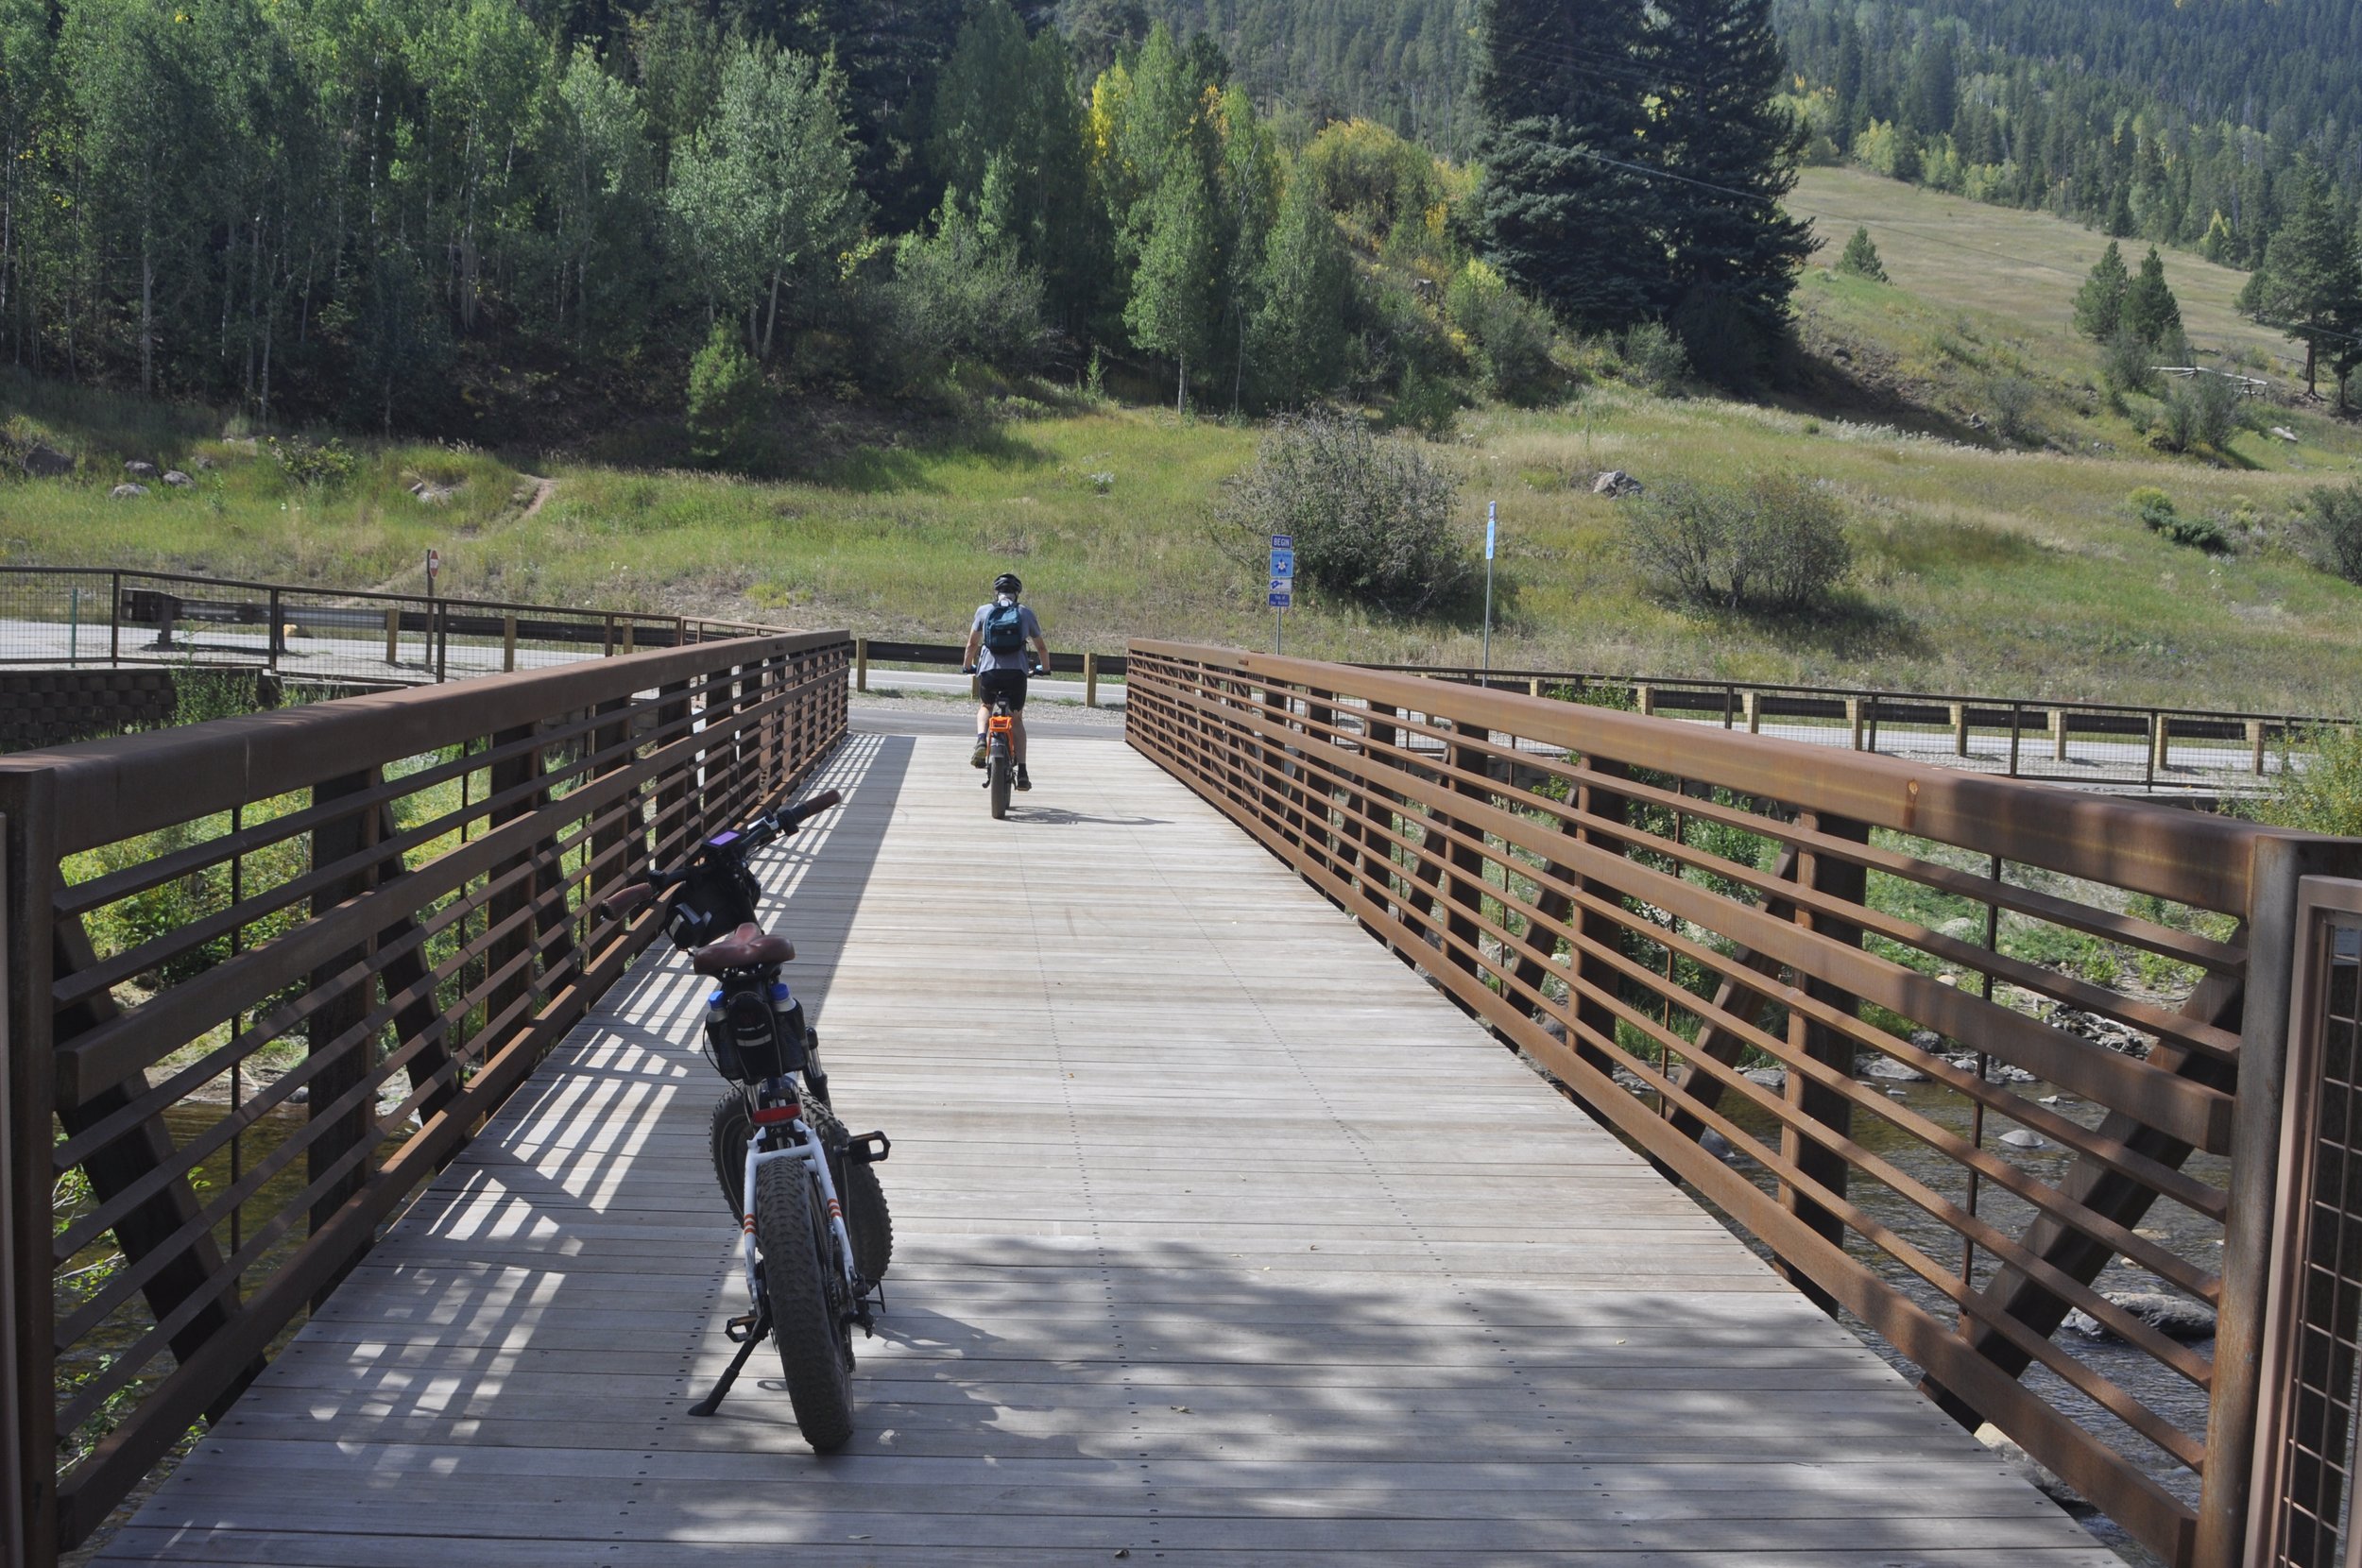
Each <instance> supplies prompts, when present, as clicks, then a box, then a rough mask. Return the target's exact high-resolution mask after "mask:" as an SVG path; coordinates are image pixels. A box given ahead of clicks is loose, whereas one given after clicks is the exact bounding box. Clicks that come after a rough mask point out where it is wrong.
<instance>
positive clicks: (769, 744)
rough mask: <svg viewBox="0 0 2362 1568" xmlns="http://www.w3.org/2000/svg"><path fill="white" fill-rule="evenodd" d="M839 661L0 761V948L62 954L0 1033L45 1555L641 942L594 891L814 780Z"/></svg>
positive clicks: (509, 696) (633, 679) (358, 1240)
mask: <svg viewBox="0 0 2362 1568" xmlns="http://www.w3.org/2000/svg"><path fill="white" fill-rule="evenodd" d="M329 607H332V608H333V607H334V605H333V604H332V605H330V606H329ZM281 609H282V613H283V614H284V615H285V616H286V617H287V619H286V620H285V621H284V622H282V625H294V626H301V625H303V624H304V623H305V621H306V619H307V618H309V619H311V620H313V621H315V622H318V621H319V614H318V607H317V606H316V605H313V604H311V603H309V602H300V601H299V602H291V600H290V599H288V598H284V597H282V603H281ZM321 625H322V626H324V627H333V626H335V625H336V623H335V622H321ZM340 629H341V628H340ZM381 635H382V632H381ZM339 641H340V643H354V644H357V645H358V646H357V647H356V648H350V649H348V648H342V647H340V648H339V649H338V652H339V653H340V655H341V656H344V657H346V658H348V659H350V660H358V659H360V658H363V657H365V656H366V654H367V652H368V651H370V645H369V644H368V643H367V642H365V641H363V640H362V639H351V638H347V639H339ZM850 654H851V643H850V641H849V639H846V638H844V637H843V636H841V635H840V634H807V635H801V636H795V637H778V636H774V637H768V638H752V639H738V640H735V641H714V642H710V643H704V644H700V645H698V646H696V647H693V648H686V649H681V650H678V651H669V652H668V651H659V652H654V653H649V654H646V655H643V656H640V657H636V658H632V657H622V656H619V657H616V658H613V659H606V660H599V661H596V662H591V663H585V664H578V665H576V666H574V667H573V668H570V669H563V670H554V671H548V672H543V673H532V674H527V675H524V676H522V677H521V678H519V679H517V680H514V681H510V682H505V683H497V684H490V685H482V684H468V685H460V686H454V687H446V688H443V689H441V690H407V691H400V692H381V693H376V694H372V695H367V696H359V697H352V698H349V699H346V700H343V701H327V702H320V703H316V704H312V705H310V706H307V707H301V708H298V709H292V710H282V711H281V712H277V713H273V714H269V715H265V716H262V717H258V718H254V719H227V720H220V721H216V722H214V723H212V724H193V725H186V726H182V727H180V728H177V729H169V730H164V731H161V732H157V733H153V734H146V735H138V736H132V737H128V738H125V739H123V740H119V741H100V742H94V743H92V744H89V745H86V746H81V747H75V748H66V749H63V750H60V751H54V752H50V753H47V754H43V755H42V756H40V757H38V758H27V759H26V760H25V761H22V762H19V763H13V764H10V763H0V811H5V812H6V813H7V815H8V817H9V826H10V828H11V841H12V842H11V848H12V850H14V851H16V852H15V853H12V854H11V856H10V859H9V864H10V867H11V876H10V878H9V895H10V905H9V915H10V929H11V931H12V932H21V931H23V930H25V929H27V928H28V927H30V928H32V929H38V930H39V931H40V932H41V936H40V938H39V940H38V942H37V943H33V944H27V943H26V942H25V941H23V940H17V941H15V942H13V943H12V946H11V951H10V957H11V962H12V963H26V962H27V955H28V954H33V955H38V961H39V962H40V963H41V964H42V965H43V967H44V968H47V967H48V966H49V965H50V963H51V962H52V949H53V948H54V955H55V959H54V962H55V980H54V983H52V984H47V985H43V986H38V987H30V986H28V987H19V988H16V990H17V993H18V994H15V995H12V996H11V999H10V1006H11V1016H10V1020H9V1022H10V1028H11V1038H12V1039H13V1040H14V1041H15V1042H16V1043H17V1044H18V1047H19V1048H20V1049H22V1050H34V1051H40V1052H43V1053H45V1054H44V1056H43V1060H44V1061H47V1062H49V1063H50V1064H51V1065H50V1068H49V1070H48V1071H47V1073H46V1074H45V1075H44V1078H43V1081H42V1082H43V1083H44V1085H45V1088H44V1094H43V1097H42V1099H40V1100H38V1101H36V1102H30V1103H28V1102H27V1101H26V1100H25V1099H21V1098H20V1099H18V1101H17V1103H16V1105H15V1107H14V1110H15V1125H14V1126H12V1127H11V1129H10V1133H11V1136H12V1138H13V1139H14V1140H16V1143H17V1147H20V1148H24V1147H31V1148H35V1149H47V1150H49V1158H48V1160H47V1162H46V1170H47V1176H48V1180H47V1184H46V1186H47V1191H46V1202H44V1203H43V1204H42V1205H41V1206H40V1208H39V1211H38V1214H39V1218H40V1219H43V1220H45V1222H46V1230H45V1231H43V1228H42V1227H41V1226H39V1225H36V1226H34V1227H33V1232H34V1234H41V1235H45V1236H46V1237H47V1239H46V1240H45V1241H43V1243H42V1244H41V1247H42V1252H41V1255H40V1256H38V1257H36V1258H32V1259H29V1260H28V1259H26V1258H18V1259H14V1260H12V1264H13V1265H14V1266H15V1267H16V1268H17V1269H18V1270H19V1273H18V1275H17V1277H18V1278H25V1277H27V1276H26V1273H25V1272H24V1270H31V1272H30V1276H29V1277H30V1278H32V1279H34V1280H36V1281H37V1282H38V1285H39V1290H38V1293H37V1294H36V1295H34V1296H33V1297H32V1298H31V1299H29V1300H28V1301H27V1302H26V1303H23V1304H21V1305H22V1306H24V1307H25V1308H26V1309H27V1310H29V1311H32V1312H33V1313H34V1314H35V1318H36V1321H38V1322H39V1323H40V1324H41V1326H42V1329H43V1338H42V1339H41V1341H40V1343H41V1347H42V1349H43V1353H44V1355H43V1361H44V1365H45V1366H46V1367H47V1368H48V1369H49V1370H51V1371H53V1372H54V1373H55V1377H54V1385H53V1386H54V1391H55V1399H54V1402H50V1401H41V1402H37V1404H35V1405H28V1406H26V1408H23V1409H20V1410H19V1411H18V1412H17V1414H18V1415H19V1417H20V1418H21V1419H22V1420H23V1421H25V1422H26V1423H27V1424H26V1425H25V1426H23V1427H22V1428H21V1429H20V1430H21V1433H22V1436H23V1438H24V1440H25V1451H26V1452H27V1453H32V1454H39V1455H42V1456H44V1470H47V1469H48V1468H49V1467H48V1464H47V1460H46V1456H49V1455H51V1454H53V1453H54V1455H55V1456H56V1458H55V1466H54V1470H55V1474H54V1475H49V1474H44V1475H43V1476H42V1477H41V1480H42V1482H43V1494H54V1496H55V1497H56V1499H57V1507H56V1510H55V1514H54V1519H53V1520H52V1522H51V1523H52V1524H53V1525H54V1532H55V1534H54V1541H53V1544H55V1543H56V1542H64V1543H68V1544H70V1543H71V1542H74V1541H76V1540H77V1539H79V1538H80V1536H81V1535H83V1534H84V1533H86V1532H87V1531H88V1530H89V1529H90V1527H91V1526H92V1525H94V1524H95V1523H96V1522H97V1521H98V1520H99V1519H101V1518H103V1517H104V1515H105V1513H106V1511H107V1510H108V1509H109V1508H111V1507H112V1506H113V1505H114V1503H115V1502H117V1501H118V1500H119V1499H120V1498H121V1497H122V1496H123V1495H124V1494H125V1493H126V1492H127V1491H128V1490H129V1488H130V1487H131V1486H132V1485H133V1484H134V1483H135V1482H136V1481H137V1480H138V1478H139V1477H140V1475H141V1474H144V1473H145V1470H146V1469H147V1467H148V1466H149V1465H150V1464H152V1463H153V1462H154V1461H155V1460H156V1459H157V1458H158V1457H160V1456H161V1455H162V1454H163V1452H165V1451H166V1450H167V1449H168V1448H169V1447H170V1446H171V1445H172V1444H173V1443H174V1442H175V1441H176V1440H179V1438H180V1435H181V1434H182V1433H185V1432H186V1431H188V1430H189V1429H190V1427H191V1425H192V1424H193V1423H197V1422H199V1421H202V1420H208V1419H211V1418H213V1417H215V1416H218V1415H219V1414H220V1413H221V1412H222V1411H223V1410H224V1409H225V1408H226V1407H227V1406H229V1404H230V1403H231V1401H232V1400H234V1399H235V1398H236V1396H237V1393H238V1392H239V1390H240V1389H243V1388H244V1387H245V1385H246V1383H247V1382H248V1380H250V1378H251V1377H252V1376H253V1375H254V1373H255V1372H256V1371H257V1370H258V1369H259V1368H260V1367H261V1366H262V1365H263V1364H264V1362H265V1360H266V1359H267V1357H268V1356H269V1355H270V1354H271V1353H272V1352H273V1350H274V1348H275V1347H276V1346H277V1345H278V1344H279V1343H280V1342H281V1341H282V1339H283V1338H284V1337H285V1336H286V1335H287V1334H289V1333H291V1332H292V1331H293V1329H294V1327H295V1326H296V1325H297V1324H299V1323H300V1321H302V1319H303V1317H304V1315H305V1314H306V1312H307V1311H308V1310H309V1308H310V1307H311V1306H313V1305H316V1304H317V1303H318V1301H319V1300H320V1299H321V1298H322V1297H323V1296H324V1295H325V1294H326V1293H327V1292H328V1291H329V1290H330V1289H332V1288H333V1287H334V1284H335V1282H336V1281H337V1280H338V1279H339V1278H341V1277H342V1275H343V1273H344V1271H345V1270H348V1269H350V1268H351V1266H352V1264H353V1263H354V1262H355V1261H356V1260H357V1259H358V1258H359V1257H360V1256H361V1255H362V1253H365V1252H366V1251H367V1250H368V1246H369V1244H370V1242H371V1240H372V1238H373V1236H375V1234H376V1232H377V1230H378V1228H379V1227H380V1226H381V1225H382V1224H383V1223H384V1222H385V1220H386V1219H387V1218H388V1217H389V1216H390V1215H391V1214H392V1213H393V1212H395V1211H396V1209H398V1207H399V1206H400V1205H401V1204H402V1202H404V1201H406V1198H407V1196H408V1195H409V1194H410V1193H411V1192H413V1191H414V1190H415V1189H416V1188H417V1187H418V1186H419V1185H420V1184H421V1183H422V1182H424V1181H425V1180H426V1179H428V1178H429V1177H431V1176H432V1174H433V1173H434V1171H435V1170H436V1168H438V1167H439V1166H440V1165H441V1163H443V1162H444V1161H447V1160H448V1159H449V1157H450V1156H451V1154H452V1152H453V1151H454V1150H456V1149H457V1148H458V1146H459V1145H460V1143H462V1142H463V1141H464V1140H465V1139H466V1138H467V1137H468V1136H469V1135H471V1130H472V1129H473V1128H474V1127H475V1126H477V1125H480V1123H481V1120H482V1118H483V1116H485V1114H486V1113H487V1112H488V1110H489V1109H490V1108H491V1107H492V1106H494V1105H496V1104H497V1103H498V1101H499V1100H500V1099H501V1098H503V1097H504V1096H505V1094H506V1093H507V1092H508V1090H509V1089H510V1088H512V1087H513V1086H514V1085H515V1084H516V1083H517V1082H520V1081H522V1076H523V1074H524V1073H525V1071H527V1070H528V1069H529V1068H530V1066H531V1065H532V1063H533V1061H534V1060H535V1059H536V1058H537V1057H538V1055H539V1052H540V1051H541V1050H542V1049H544V1048H547V1046H548V1045H550V1044H551V1043H553V1042H554V1041H555V1040H556V1038H557V1037H558V1036H559V1035H560V1034H562V1033H563V1031H565V1030H566V1029H567V1028H568V1027H570V1026H571V1025H572V1023H573V1021H574V1020H575V1019H576V1018H577V1017H579V1016H580V1015H581V1014H582V1012H583V1010H584V1009H585V1008H586V1007H587V1006H588V1005H589V1004H590V1001H591V1000H593V999H595V997H597V996H598V994H599V993H600V992H601V991H602V990H604V989H605V987H606V986H607V985H608V983H609V982H610V981H611V980H613V979H614V978H615V977H616V976H617V975H619V974H620V973H621V972H622V970H623V968H624V967H625V965H626V964H627V963H628V962H629V961H630V959H631V957H632V956H633V955H634V954H635V953H636V952H637V951H638V949H639V948H640V947H641V946H644V944H645V942H646V941H647V940H648V938H649V937H650V936H651V935H653V933H654V927H653V926H652V925H650V924H649V923H648V921H647V920H646V919H644V918H643V919H642V920H640V921H638V922H636V923H634V924H632V925H630V926H628V927H625V928H618V927H614V926H611V925H608V926H601V925H597V924H594V922H593V921H592V920H591V918H590V907H589V906H590V901H591V900H592V899H593V898H594V897H595V896H596V895H598V894H599V893H601V892H603V891H605V890H606V889H607V888H608V887H610V886H612V885H616V884H618V883H620V882H622V881H625V880H627V879H629V878H630V877H631V876H633V875H634V874H636V872H637V870H638V868H639V867H640V866H641V865H642V864H643V863H644V862H645V861H646V860H648V859H649V858H651V857H652V856H653V857H658V858H665V859H677V858H678V857H679V856H680V855H681V853H682V852H683V851H684V849H685V848H686V846H687V844H689V843H690V842H691V841H692V840H693V839H694V838H696V837H699V836H702V835H703V834H705V833H708V832H710V831H712V830H714V829H716V828H718V827H723V826H726V825H727V824H730V823H734V822H736V821H739V820H741V819H742V818H743V817H744V816H745V815H746V814H747V813H749V812H750V811H752V810H755V809H756V808H758V807H759V806H761V805H762V804H764V803H766V802H770V801H775V800H777V799H779V797H780V796H781V795H782V794H783V793H785V792H786V791H787V790H788V789H790V788H792V787H793V785H794V784H795V783H796V781H798V780H799V779H801V778H802V777H804V776H806V775H808V774H809V773H810V772H811V771H812V770H813V768H815V767H816V766H818V765H819V764H820V762H821V761H822V759H823V758H824V757H825V755H826V754H827V752H828V751H829V750H830V749H831V748H832V747H833V746H834V745H835V743H836V742H837V741H838V740H839V739H840V738H841V736H842V735H843V733H844V727H845V720H846V700H845V688H846V684H847V679H846V677H847V672H848V670H849V667H850ZM26 972H27V973H29V972H30V971H29V970H27V971H26ZM52 1487H54V1492H53V1493H52V1490H51V1489H52Z"/></svg>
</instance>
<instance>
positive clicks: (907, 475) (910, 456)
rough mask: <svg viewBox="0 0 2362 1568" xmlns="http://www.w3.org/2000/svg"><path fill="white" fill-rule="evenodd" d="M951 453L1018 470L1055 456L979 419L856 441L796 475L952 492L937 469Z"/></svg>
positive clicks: (861, 485) (879, 491) (860, 486)
mask: <svg viewBox="0 0 2362 1568" xmlns="http://www.w3.org/2000/svg"><path fill="white" fill-rule="evenodd" d="M951 458H969V459H981V460H982V461H984V462H985V463H988V464H990V465H991V466H993V467H994V468H999V469H1012V470H1015V471H1018V472H1028V471H1032V470H1036V469H1045V468H1048V467H1050V466H1051V465H1052V464H1053V463H1054V462H1055V461H1056V458H1055V457H1054V455H1053V453H1052V452H1050V451H1049V450H1048V449H1046V448H1044V447H1041V446H1038V445H1036V443H1034V442H1032V441H1027V440H1023V439H1020V438H1019V437H1018V436H1016V435H1011V434H1010V433H1009V431H1008V430H1007V429H1006V428H1005V427H1003V426H999V425H976V426H962V427H959V428H957V429H955V430H952V431H950V432H947V433H945V434H944V435H940V436H937V437H933V438H930V439H926V440H922V441H918V442H914V443H911V444H908V445H903V444H899V443H897V444H894V445H883V446H881V445H864V446H860V447H856V448H854V449H852V450H851V451H849V452H842V453H840V454H838V455H835V456H833V457H830V458H827V459H825V460H823V461H821V462H819V463H816V464H813V465H811V466H809V467H806V468H804V469H802V471H801V472H800V473H799V474H798V475H797V477H799V478H803V479H808V480H810V481H812V482H813V483H814V484H818V485H825V486H828V487H829V488H830V489H834V490H850V491H853V492H855V493H856V494H861V495H890V494H898V493H904V494H906V493H913V492H916V493H919V494H925V495H948V494H950V492H951V486H950V485H948V484H946V483H945V482H944V480H943V479H942V478H941V477H940V476H939V475H938V474H937V473H936V471H935V470H936V468H937V466H938V465H939V464H941V463H943V462H944V461H945V460H946V459H951Z"/></svg>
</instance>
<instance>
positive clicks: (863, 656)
mask: <svg viewBox="0 0 2362 1568" xmlns="http://www.w3.org/2000/svg"><path fill="white" fill-rule="evenodd" d="M853 690H856V691H866V690H869V639H867V638H865V637H857V638H855V639H853Z"/></svg>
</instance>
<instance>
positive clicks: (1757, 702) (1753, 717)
mask: <svg viewBox="0 0 2362 1568" xmlns="http://www.w3.org/2000/svg"><path fill="white" fill-rule="evenodd" d="M1739 700H1740V701H1741V702H1743V703H1745V704H1746V705H1747V733H1748V734H1750V735H1760V734H1762V733H1763V693H1762V692H1760V691H1750V692H1748V693H1746V694H1745V695H1744V696H1743V697H1741V698H1740V699H1739Z"/></svg>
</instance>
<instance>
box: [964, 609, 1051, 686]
mask: <svg viewBox="0 0 2362 1568" xmlns="http://www.w3.org/2000/svg"><path fill="white" fill-rule="evenodd" d="M999 603H1000V601H999V600H997V599H996V600H994V601H993V604H999ZM991 613H992V605H977V606H976V619H975V620H973V621H971V622H968V623H967V629H968V630H969V631H970V632H972V633H973V634H975V637H976V668H977V670H978V671H979V672H980V673H981V672H983V671H985V670H1030V669H1032V668H1033V664H1034V653H1033V648H1034V644H1035V643H1036V642H1037V641H1039V640H1040V639H1041V622H1038V621H1036V620H1035V619H1034V609H1033V606H1032V605H1018V607H1017V615H1018V624H1019V625H1020V626H1022V627H1023V628H1024V631H1025V645H1024V646H1023V647H1021V648H1019V649H1018V651H1017V652H1016V653H1014V654H996V653H994V652H993V651H992V650H991V649H990V648H987V647H985V646H984V617H986V616H987V615H990V614H991Z"/></svg>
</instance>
